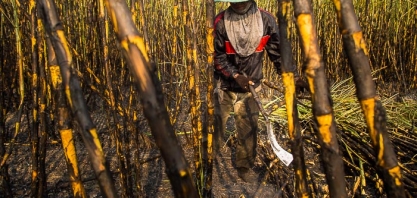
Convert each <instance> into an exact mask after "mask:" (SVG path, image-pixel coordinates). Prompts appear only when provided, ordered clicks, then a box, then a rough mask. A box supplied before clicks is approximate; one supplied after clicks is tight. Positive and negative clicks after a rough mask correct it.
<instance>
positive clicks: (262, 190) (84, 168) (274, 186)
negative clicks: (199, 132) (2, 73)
mask: <svg viewBox="0 0 417 198" xmlns="http://www.w3.org/2000/svg"><path fill="white" fill-rule="evenodd" d="M103 114H104V112H94V113H93V114H92V118H93V120H94V122H95V123H97V130H98V133H99V138H100V140H101V142H102V146H103V149H104V152H105V155H106V159H107V160H108V162H109V164H110V169H111V172H112V174H113V178H114V181H115V185H116V188H117V189H118V190H120V186H119V185H120V183H119V178H118V174H119V170H118V160H117V154H116V150H115V146H114V142H112V138H111V135H110V133H109V128H108V127H107V125H106V124H104V123H106V120H105V119H104V116H102V115H103ZM15 120H16V114H9V115H8V116H7V119H6V123H7V126H8V127H7V130H8V131H10V132H12V131H14V124H13V123H14V121H15ZM27 121H28V119H27V118H26V116H24V117H23V118H22V124H21V125H22V126H23V128H21V132H20V133H19V135H18V136H17V140H16V142H17V143H16V144H15V145H14V147H13V151H12V154H11V156H10V158H9V159H8V161H7V166H8V174H9V177H10V184H11V188H12V192H13V197H30V193H31V190H30V185H31V146H30V141H29V136H28V131H29V129H28V124H27ZM261 124H262V123H260V125H261ZM229 125H230V127H229V131H233V130H234V129H233V127H232V122H230V123H229ZM51 131H52V132H51ZM51 131H50V132H51V133H53V130H51ZM229 135H230V136H229V140H228V143H227V144H226V145H223V147H222V149H221V152H219V154H218V155H216V157H215V160H214V164H213V166H214V167H213V190H212V191H213V196H214V197H279V195H280V194H282V189H280V187H281V186H280V185H282V184H285V186H287V187H288V186H290V185H292V180H293V179H292V176H287V178H286V179H285V181H276V179H277V178H272V177H276V176H274V175H273V174H275V173H273V172H270V171H268V170H267V169H276V168H279V169H285V172H287V173H290V172H291V170H290V168H288V167H285V166H284V165H283V164H282V163H281V162H279V161H275V162H271V160H268V159H266V158H268V157H269V158H270V157H271V156H268V157H266V155H271V153H270V154H267V152H270V151H268V150H267V149H268V147H269V145H268V144H266V132H265V131H262V130H261V131H260V132H259V143H260V145H258V157H257V160H256V165H255V167H253V169H254V171H255V173H257V174H258V180H257V181H254V182H253V183H246V182H244V181H242V180H241V179H240V178H239V177H238V176H237V171H236V169H235V168H234V165H233V163H232V161H233V160H232V158H233V154H232V153H233V151H234V143H233V140H234V138H233V132H229ZM148 137H149V140H150V141H152V137H151V136H148ZM281 137H283V138H284V139H285V136H281ZM188 138H191V137H188V136H187V135H179V136H178V139H179V141H180V143H181V145H182V146H183V150H184V154H185V156H186V158H187V160H188V162H189V164H190V167H191V168H190V169H191V170H192V171H193V164H192V156H193V155H192V154H193V149H192V147H191V146H187V145H191V144H188V143H187V141H189V140H188ZM74 139H75V144H76V148H77V158H78V161H79V169H80V174H81V177H82V181H83V184H84V187H85V190H86V192H87V195H88V197H102V194H101V192H100V188H99V186H98V183H97V181H96V180H95V175H94V173H93V170H92V168H91V165H90V161H89V156H88V153H87V151H86V149H85V146H84V145H83V142H82V139H81V137H80V135H79V134H78V133H74ZM280 142H285V141H281V140H280ZM7 145H8V144H7ZM282 146H283V147H284V148H286V149H287V150H288V147H287V146H286V145H282ZM132 153H136V151H133V152H132ZM138 155H139V156H140V157H139V158H140V160H139V161H140V163H141V164H142V165H141V168H142V169H141V173H140V174H141V182H142V192H137V191H135V192H134V194H135V195H137V196H138V197H173V192H172V189H171V184H170V181H169V179H168V178H167V176H166V174H165V165H164V162H163V159H162V158H161V157H160V154H159V150H158V149H157V148H156V147H155V146H153V144H151V145H150V146H148V148H146V149H143V150H141V152H140V153H139V154H138ZM272 158H274V157H273V155H272ZM267 166H269V167H268V168H267ZM66 167H67V166H66V163H65V159H64V153H63V150H62V146H61V144H60V139H59V137H58V135H57V134H50V135H49V138H48V144H47V157H46V174H47V195H48V197H60V198H66V197H72V190H71V185H70V182H69V176H68V174H67V171H66ZM284 175H287V174H284ZM290 175H292V174H290ZM271 176H272V177H271ZM285 186H284V187H285ZM3 195H4V193H3V192H0V197H4V196H3ZM285 197H287V196H285Z"/></svg>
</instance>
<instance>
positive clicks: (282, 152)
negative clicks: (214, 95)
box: [249, 84, 294, 166]
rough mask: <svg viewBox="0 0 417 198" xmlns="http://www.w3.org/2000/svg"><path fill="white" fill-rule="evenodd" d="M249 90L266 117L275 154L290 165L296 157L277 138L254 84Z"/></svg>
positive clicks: (267, 129) (267, 128)
mask: <svg viewBox="0 0 417 198" xmlns="http://www.w3.org/2000/svg"><path fill="white" fill-rule="evenodd" d="M249 90H250V92H251V93H252V96H253V98H254V99H255V101H256V104H257V105H258V108H259V111H260V112H261V114H262V116H263V117H264V118H265V123H266V131H267V133H268V138H269V141H270V143H271V147H272V150H273V151H274V153H275V155H277V157H278V158H279V159H280V160H281V161H282V162H283V163H284V164H285V165H286V166H288V165H290V164H291V162H292V160H293V159H294V158H293V156H292V154H291V153H289V152H287V151H286V150H284V149H283V148H282V147H281V146H280V145H279V144H278V141H277V138H276V137H275V134H274V129H273V128H272V123H271V121H269V118H268V116H267V114H266V111H265V109H264V108H263V107H262V104H261V101H260V99H259V96H258V94H257V93H256V91H255V88H254V87H253V85H251V84H249Z"/></svg>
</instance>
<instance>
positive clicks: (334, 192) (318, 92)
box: [294, 0, 347, 198]
mask: <svg viewBox="0 0 417 198" xmlns="http://www.w3.org/2000/svg"><path fill="white" fill-rule="evenodd" d="M294 12H295V17H296V25H297V29H298V32H299V34H300V36H301V47H302V48H301V49H302V52H303V56H304V57H303V58H304V64H305V65H303V72H304V74H305V75H306V77H307V80H308V84H309V87H310V93H311V96H312V105H313V116H314V121H315V124H316V129H315V131H316V133H317V136H318V137H319V143H320V146H321V158H322V161H323V166H324V170H325V173H326V180H327V183H328V185H329V192H330V197H338V198H343V197H347V193H346V182H345V174H344V168H343V160H342V157H341V154H340V150H339V143H338V141H337V137H336V123H335V119H334V114H333V107H332V102H331V95H330V91H329V86H328V84H327V79H326V75H325V72H324V62H323V59H322V56H321V52H320V48H319V46H318V39H317V32H316V27H315V26H316V25H315V24H314V20H313V12H312V5H311V1H309V0H294Z"/></svg>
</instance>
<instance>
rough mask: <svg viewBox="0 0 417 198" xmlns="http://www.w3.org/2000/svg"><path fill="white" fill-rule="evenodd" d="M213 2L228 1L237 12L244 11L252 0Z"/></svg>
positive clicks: (224, 0) (241, 12)
mask: <svg viewBox="0 0 417 198" xmlns="http://www.w3.org/2000/svg"><path fill="white" fill-rule="evenodd" d="M215 2H230V7H231V8H232V9H233V11H235V12H236V13H238V14H244V13H246V12H247V11H248V10H249V8H250V6H251V5H252V2H253V0H215Z"/></svg>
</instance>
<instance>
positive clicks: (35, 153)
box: [28, 0, 39, 197]
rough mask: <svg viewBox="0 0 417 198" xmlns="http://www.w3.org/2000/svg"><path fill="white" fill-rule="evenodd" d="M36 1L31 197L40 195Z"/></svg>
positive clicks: (32, 1)
mask: <svg viewBox="0 0 417 198" xmlns="http://www.w3.org/2000/svg"><path fill="white" fill-rule="evenodd" d="M35 6H36V3H35V0H30V1H29V9H28V10H29V13H30V23H31V28H30V36H31V55H32V57H31V58H32V59H31V61H32V86H31V88H32V106H33V109H32V115H33V116H32V131H31V133H30V138H31V148H32V150H31V158H32V181H31V182H32V183H31V195H32V197H35V195H37V194H38V187H39V183H38V143H39V139H38V130H39V128H38V127H39V120H38V119H39V118H38V108H39V104H38V88H39V81H38V57H37V56H38V52H37V49H38V48H37V41H36V36H37V35H36V28H37V18H36V11H35Z"/></svg>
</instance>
